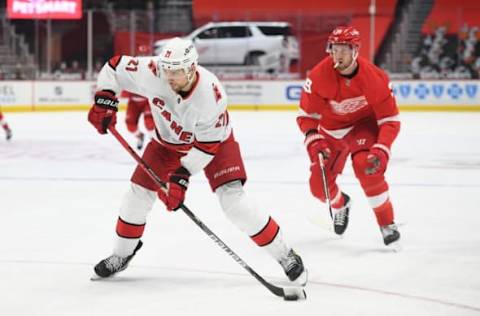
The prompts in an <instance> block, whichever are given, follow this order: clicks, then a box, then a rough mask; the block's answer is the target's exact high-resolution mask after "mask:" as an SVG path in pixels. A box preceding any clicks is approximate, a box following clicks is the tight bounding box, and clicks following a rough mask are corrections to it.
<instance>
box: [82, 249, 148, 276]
mask: <svg viewBox="0 0 480 316" xmlns="http://www.w3.org/2000/svg"><path fill="white" fill-rule="evenodd" d="M142 245H143V243H142V241H141V240H139V241H138V244H137V247H135V250H134V251H133V253H132V254H131V255H130V256H127V257H119V256H117V255H111V256H110V257H108V258H106V259H103V260H102V261H100V262H99V263H97V265H96V266H95V269H94V270H95V275H94V276H93V277H92V278H91V279H92V280H98V279H100V278H108V277H111V276H113V275H114V274H115V273H117V272H120V271H123V270H125V269H126V268H127V267H128V263H129V262H130V260H132V258H133V256H135V254H136V253H137V251H138V250H139V249H140V248H142Z"/></svg>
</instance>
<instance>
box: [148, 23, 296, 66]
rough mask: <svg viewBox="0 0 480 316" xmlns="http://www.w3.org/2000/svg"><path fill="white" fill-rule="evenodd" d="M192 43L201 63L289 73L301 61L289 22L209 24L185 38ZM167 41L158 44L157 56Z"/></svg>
mask: <svg viewBox="0 0 480 316" xmlns="http://www.w3.org/2000/svg"><path fill="white" fill-rule="evenodd" d="M184 38H188V39H190V40H192V42H193V43H194V44H195V47H196V48H197V50H198V54H199V63H200V64H203V65H216V66H238V65H247V66H257V67H261V68H263V69H276V70H279V69H278V68H281V67H283V68H284V69H287V70H288V67H289V66H290V64H291V63H294V62H296V61H298V57H299V49H298V42H297V39H296V38H295V37H293V36H292V33H291V28H290V24H289V23H286V22H210V23H207V24H205V25H203V26H202V27H200V28H198V29H196V30H194V31H193V32H192V33H190V34H188V35H186V36H184ZM166 41H168V40H160V41H157V42H155V53H156V54H157V55H158V54H159V53H160V52H161V49H162V46H163V45H165V43H166Z"/></svg>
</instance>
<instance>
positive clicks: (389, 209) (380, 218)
mask: <svg viewBox="0 0 480 316" xmlns="http://www.w3.org/2000/svg"><path fill="white" fill-rule="evenodd" d="M373 211H374V212H375V216H376V217H377V223H378V225H379V226H385V225H389V224H391V223H392V222H393V206H392V203H390V199H388V200H387V201H385V203H383V204H382V205H380V206H379V207H376V208H374V209H373Z"/></svg>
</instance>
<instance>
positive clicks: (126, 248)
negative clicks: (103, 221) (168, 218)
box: [113, 183, 156, 257]
mask: <svg viewBox="0 0 480 316" xmlns="http://www.w3.org/2000/svg"><path fill="white" fill-rule="evenodd" d="M155 199H156V192H155V191H150V190H147V189H145V188H144V187H142V186H139V185H137V184H135V183H131V185H130V187H129V189H128V191H127V192H126V193H125V195H124V197H123V200H122V204H121V206H120V212H119V217H120V219H121V220H122V221H123V222H126V223H128V224H131V225H133V226H137V225H138V226H140V225H144V224H145V222H146V218H147V214H148V212H149V211H150V210H151V209H152V207H153V203H154V202H155ZM118 227H119V226H118V224H117V234H116V236H115V240H114V246H113V253H114V254H116V255H118V256H120V257H126V256H129V255H131V254H132V253H133V251H134V250H135V247H136V246H137V244H138V240H139V239H140V237H138V238H125V237H121V236H119V234H118ZM142 232H143V229H142Z"/></svg>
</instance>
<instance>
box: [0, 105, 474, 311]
mask: <svg viewBox="0 0 480 316" xmlns="http://www.w3.org/2000/svg"><path fill="white" fill-rule="evenodd" d="M231 117H232V120H233V124H234V130H235V135H236V137H237V139H238V140H239V142H240V144H241V148H242V151H243V156H244V160H245V164H246V167H247V171H248V175H249V180H248V182H247V184H246V191H247V192H248V194H249V196H250V197H251V198H252V199H254V200H255V201H256V203H257V204H258V205H259V206H260V207H261V208H262V209H265V210H267V211H269V212H271V213H272V215H273V216H274V217H275V218H276V219H277V222H278V223H279V224H280V225H281V226H282V228H283V230H284V234H285V236H286V238H287V240H288V242H289V243H290V244H291V245H292V246H293V247H294V248H295V249H296V251H297V252H298V253H299V254H301V255H302V257H303V260H304V262H305V264H306V266H307V267H308V269H309V276H310V282H309V284H308V285H307V288H306V291H307V300H306V301H298V302H285V301H283V300H282V299H280V298H277V297H275V296H273V295H272V294H271V293H270V292H268V291H267V290H266V289H265V288H264V287H263V286H262V285H261V284H260V283H258V282H257V281H256V280H255V279H254V278H252V277H251V276H250V275H249V274H248V273H247V272H246V271H245V270H244V269H243V268H242V267H241V266H239V265H238V264H237V263H236V262H234V261H233V260H232V259H231V258H230V257H229V256H228V255H227V254H226V253H225V252H224V251H223V250H222V249H220V248H219V247H218V246H217V245H216V244H215V243H213V242H212V241H211V240H210V239H209V238H208V237H207V236H206V235H205V234H204V233H203V232H202V231H201V230H199V229H198V228H197V227H196V225H195V224H194V223H193V222H192V221H191V220H190V219H189V218H188V217H187V216H185V215H184V214H182V213H181V212H177V213H167V212H166V211H165V210H164V208H163V207H162V204H161V203H160V202H158V203H157V204H156V206H155V208H154V210H153V211H152V212H151V214H150V215H149V218H148V225H147V228H146V230H145V235H144V238H143V240H144V243H145V245H144V247H143V248H142V250H141V251H139V253H138V254H137V256H136V257H135V258H134V259H133V261H132V263H131V266H130V267H129V268H128V269H127V270H126V271H124V272H123V273H121V274H119V275H118V276H117V277H115V278H113V279H110V280H107V281H101V282H91V281H90V280H89V278H90V276H91V274H92V271H93V270H92V269H93V265H94V264H95V263H96V262H98V261H99V260H100V259H102V258H104V257H106V256H108V255H109V254H110V253H111V247H112V239H113V236H114V227H115V221H116V218H117V209H118V207H119V205H120V199H121V197H122V195H123V192H124V191H125V189H126V187H127V185H128V179H129V177H130V174H131V172H132V171H133V168H134V166H135V164H134V161H133V160H132V159H131V157H130V156H129V155H128V154H127V152H125V151H124V149H123V148H122V147H121V146H120V145H119V144H118V143H117V142H116V141H115V139H114V138H113V137H112V136H110V135H106V136H100V135H98V134H97V133H96V132H95V130H94V129H93V128H92V127H91V126H90V125H89V124H88V123H87V121H86V113H6V119H7V120H8V121H9V123H10V125H11V127H12V129H13V139H12V141H11V142H10V143H7V142H6V141H5V140H4V139H3V134H2V133H1V132H2V131H1V130H0V137H2V138H0V192H1V193H0V197H1V198H0V215H1V220H0V222H1V224H0V227H1V229H0V315H8V316H10V315H29V316H31V315H48V316H55V315H62V316H63V315H82V316H85V315H169V316H173V315H242V316H244V315H275V316H281V315H289V316H291V315H302V316H303V315H348V316H353V315H435V316H439V315H478V314H480V276H479V271H480V229H478V222H479V221H480V211H479V210H480V209H479V204H480V203H479V202H480V124H479V122H480V113H403V114H402V122H403V125H402V131H401V134H400V136H399V139H398V141H397V142H396V143H395V145H394V147H393V160H392V163H391V165H390V168H389V171H388V174H387V177H388V180H389V182H390V186H391V197H392V201H393V203H394V206H395V209H396V221H397V223H398V224H399V225H400V231H401V233H402V244H403V251H402V252H400V253H393V252H391V251H388V250H386V249H385V247H384V246H383V243H382V238H381V234H380V231H379V229H378V226H377V224H376V222H375V218H374V216H373V213H372V211H371V210H370V209H369V207H368V204H367V201H366V199H365V197H364V196H363V194H362V192H361V189H360V187H359V185H358V184H357V181H356V179H355V178H354V176H353V172H352V169H351V167H350V166H349V165H348V167H347V168H346V170H345V173H344V175H343V176H342V177H341V178H340V179H339V183H340V185H341V188H342V189H343V190H345V191H346V192H347V193H348V194H350V195H351V197H352V200H353V207H352V210H351V213H350V214H351V218H350V226H349V228H348V230H347V232H346V233H345V236H344V237H343V238H338V237H337V236H335V235H334V234H332V233H331V232H330V231H329V230H328V227H329V226H328V225H329V222H328V221H329V218H328V211H327V209H326V208H325V207H324V206H322V205H320V204H319V203H318V202H317V201H316V200H315V199H314V198H313V197H312V196H311V195H310V193H309V189H308V185H307V177H308V162H307V156H306V153H305V150H304V148H303V145H302V141H303V139H302V136H301V135H300V133H299V131H298V130H297V127H296V123H295V113H293V112H285V113H280V112H257V113H255V112H233V113H231ZM122 119H123V113H121V114H120V119H119V121H120V123H119V126H118V129H119V131H120V132H121V133H122V134H123V135H125V136H126V137H127V138H128V139H130V140H131V141H132V142H133V138H130V137H129V136H128V134H127V133H126V130H125V127H124V124H123V121H122ZM186 204H187V205H188V207H189V208H190V209H191V210H192V211H193V212H194V213H195V214H196V215H197V216H198V217H199V218H200V219H201V220H202V221H203V222H205V223H206V224H207V225H208V226H209V228H210V229H212V230H213V231H214V232H215V233H216V234H217V235H218V236H220V238H222V239H223V241H224V242H225V243H226V244H227V245H229V246H230V247H231V248H232V249H234V250H235V251H236V252H237V253H238V254H239V255H240V256H241V257H242V259H243V260H245V261H246V262H247V263H248V264H249V265H250V266H251V267H252V268H254V269H255V270H256V271H257V272H258V273H259V274H261V275H262V276H264V277H265V278H266V279H268V280H269V281H271V282H279V283H285V282H286V278H285V276H284V275H283V272H282V270H281V268H280V266H279V265H278V264H277V263H276V262H274V260H273V259H272V258H270V257H269V256H268V255H267V254H266V253H265V252H263V251H262V250H261V249H258V248H257V247H256V246H254V245H253V243H252V242H251V241H250V240H249V239H248V238H247V237H246V236H245V235H243V234H242V233H241V232H240V231H238V230H237V229H236V228H235V226H233V225H232V224H231V223H230V222H229V221H228V220H227V219H226V218H225V217H224V215H223V213H222V211H221V209H220V207H219V204H218V202H217V200H216V197H215V195H214V194H212V193H211V192H210V189H209V187H208V185H207V182H206V180H205V178H204V176H203V174H199V175H196V176H194V177H193V179H192V184H191V186H190V189H189V192H188V197H187V200H186ZM314 222H316V223H317V224H315V223H314Z"/></svg>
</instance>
